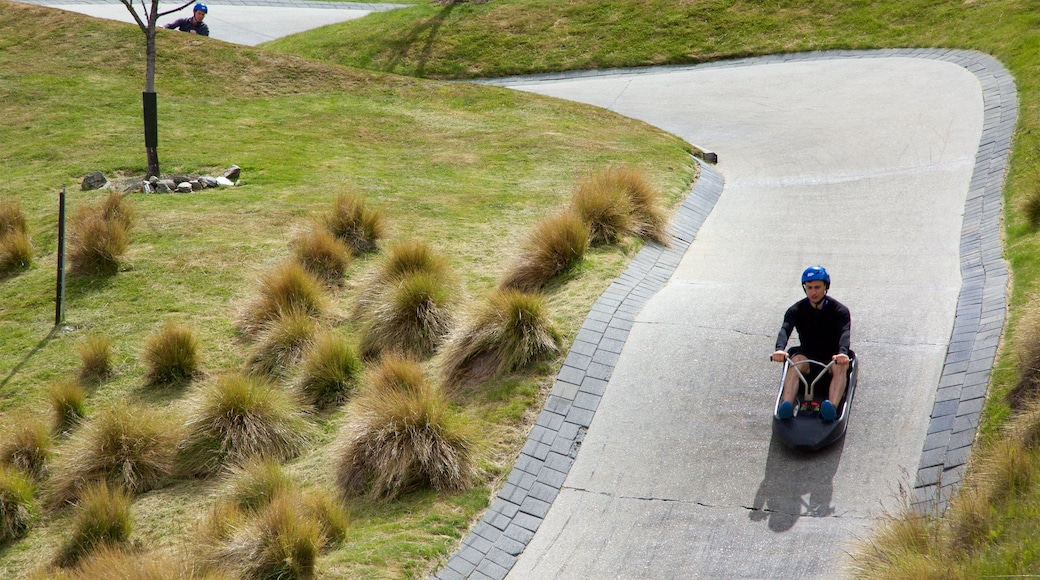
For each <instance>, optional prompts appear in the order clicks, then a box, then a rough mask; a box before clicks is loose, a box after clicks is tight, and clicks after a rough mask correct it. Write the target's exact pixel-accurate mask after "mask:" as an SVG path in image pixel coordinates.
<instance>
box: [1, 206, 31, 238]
mask: <svg viewBox="0 0 1040 580" xmlns="http://www.w3.org/2000/svg"><path fill="white" fill-rule="evenodd" d="M26 231H27V230H26V221H25V214H24V213H23V212H22V206H21V204H20V203H19V202H18V200H17V199H8V198H3V199H0V237H3V236H6V235H7V234H13V233H25V232H26Z"/></svg>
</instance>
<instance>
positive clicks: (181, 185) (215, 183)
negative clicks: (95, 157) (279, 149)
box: [80, 165, 242, 193]
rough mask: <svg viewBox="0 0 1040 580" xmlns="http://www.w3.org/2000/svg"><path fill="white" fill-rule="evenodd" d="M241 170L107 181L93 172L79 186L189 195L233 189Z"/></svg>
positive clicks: (127, 191) (232, 167) (230, 168)
mask: <svg viewBox="0 0 1040 580" xmlns="http://www.w3.org/2000/svg"><path fill="white" fill-rule="evenodd" d="M241 173H242V169H241V168H240V167H239V166H237V165H232V166H231V167H228V168H227V170H226V171H224V173H223V174H221V175H218V176H210V175H196V174H170V175H163V176H161V177H156V176H152V177H149V178H148V179H145V178H143V177H127V178H121V179H116V180H113V181H109V179H108V178H107V177H105V174H104V173H101V172H100V171H94V172H92V173H89V174H87V176H86V177H84V178H83V182H82V183H81V184H80V188H81V189H82V190H83V191H88V190H93V189H115V190H118V191H122V192H125V193H132V192H139V193H191V192H193V191H199V190H201V189H207V188H211V187H234V186H236V185H238V178H239V175H241Z"/></svg>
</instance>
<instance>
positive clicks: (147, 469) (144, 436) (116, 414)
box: [48, 403, 178, 507]
mask: <svg viewBox="0 0 1040 580" xmlns="http://www.w3.org/2000/svg"><path fill="white" fill-rule="evenodd" d="M177 440H178V429H177V426H176V425H175V424H174V423H172V422H170V421H169V420H167V419H165V418H164V417H163V416H162V415H160V414H158V413H157V412H155V411H153V410H151V409H150V408H147V407H142V406H139V405H128V404H125V403H116V404H114V405H112V406H111V407H108V408H107V409H104V410H103V411H101V412H100V413H99V414H98V415H97V416H96V417H95V418H94V419H92V420H90V421H88V422H87V423H86V424H85V425H83V427H82V428H81V429H80V430H78V431H77V432H76V433H75V434H74V435H73V437H72V439H71V440H70V441H69V442H68V443H67V444H66V445H64V446H62V448H61V449H59V450H58V453H57V456H56V458H55V461H54V466H53V469H52V475H51V478H50V480H49V481H48V496H49V499H50V501H49V503H50V504H51V505H52V506H54V507H61V506H64V505H65V504H68V503H74V502H75V501H76V500H77V499H78V498H79V497H80V494H81V492H82V490H83V488H84V487H85V486H87V485H89V484H91V483H93V482H97V481H102V482H105V483H107V484H109V485H110V486H111V487H113V488H119V489H123V490H126V492H127V493H129V494H131V495H133V494H138V493H143V492H146V491H148V490H151V489H154V488H156V487H158V486H159V485H160V484H162V483H163V482H164V481H165V480H166V479H167V478H169V477H170V476H171V475H172V473H173V467H174V462H173V460H174V453H175V450H176V445H177Z"/></svg>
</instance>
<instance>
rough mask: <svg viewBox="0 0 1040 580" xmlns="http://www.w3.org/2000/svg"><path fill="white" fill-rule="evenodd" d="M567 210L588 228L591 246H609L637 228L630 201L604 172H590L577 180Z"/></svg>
mask: <svg viewBox="0 0 1040 580" xmlns="http://www.w3.org/2000/svg"><path fill="white" fill-rule="evenodd" d="M571 207H572V208H574V211H575V213H577V214H578V215H579V216H581V220H582V221H583V222H584V223H585V225H586V226H588V228H589V242H590V243H592V244H610V243H613V242H615V241H617V240H618V239H620V238H621V237H623V236H626V235H630V234H632V233H633V232H635V231H636V230H637V228H638V222H637V220H636V219H635V216H634V215H633V205H632V200H631V198H629V197H628V194H627V192H626V191H625V188H624V187H623V186H622V185H621V184H620V183H618V182H617V181H615V180H613V179H609V178H608V176H607V174H606V173H594V174H592V175H590V176H589V177H588V178H586V179H585V180H583V181H581V182H580V183H579V184H578V186H577V187H576V188H575V190H574V194H573V196H572V197H571Z"/></svg>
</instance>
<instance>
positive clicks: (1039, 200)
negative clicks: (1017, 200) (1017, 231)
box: [1021, 175, 1040, 228]
mask: <svg viewBox="0 0 1040 580" xmlns="http://www.w3.org/2000/svg"><path fill="white" fill-rule="evenodd" d="M1038 180H1040V175H1037V176H1036V177H1035V178H1034V182H1036V181H1038ZM1021 208H1022V215H1024V216H1025V218H1026V221H1027V222H1029V225H1030V227H1033V228H1036V227H1037V226H1040V186H1034V187H1033V188H1032V190H1030V191H1029V192H1028V194H1027V195H1026V198H1025V200H1024V201H1023V202H1022V205H1021Z"/></svg>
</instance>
